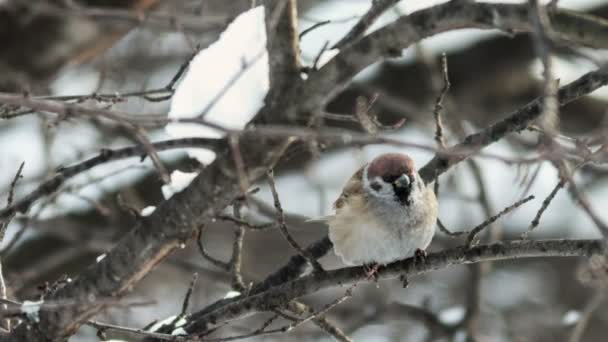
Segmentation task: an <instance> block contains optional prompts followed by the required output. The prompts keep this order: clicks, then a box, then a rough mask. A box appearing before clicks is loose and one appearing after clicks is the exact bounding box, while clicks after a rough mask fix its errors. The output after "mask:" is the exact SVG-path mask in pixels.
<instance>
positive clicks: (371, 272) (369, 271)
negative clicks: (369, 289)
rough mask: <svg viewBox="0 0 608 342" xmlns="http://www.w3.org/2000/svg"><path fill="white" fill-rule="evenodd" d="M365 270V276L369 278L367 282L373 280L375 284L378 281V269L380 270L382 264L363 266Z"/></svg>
mask: <svg viewBox="0 0 608 342" xmlns="http://www.w3.org/2000/svg"><path fill="white" fill-rule="evenodd" d="M363 268H364V269H365V276H366V277H367V280H373V281H375V282H377V281H378V269H379V268H380V264H378V263H371V264H365V265H363Z"/></svg>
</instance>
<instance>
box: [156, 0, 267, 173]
mask: <svg viewBox="0 0 608 342" xmlns="http://www.w3.org/2000/svg"><path fill="white" fill-rule="evenodd" d="M269 83H270V81H269V76H268V52H267V51H266V26H265V22H264V7H263V6H259V7H256V8H253V9H251V10H249V11H247V12H244V13H242V14H241V15H239V16H238V17H237V18H236V19H235V20H234V21H233V22H232V23H231V24H230V25H229V26H228V28H227V29H226V30H225V31H224V32H223V33H222V35H221V36H220V38H219V39H218V41H216V42H215V43H213V44H212V45H210V46H209V47H208V48H207V49H205V50H202V51H200V52H199V53H198V54H197V55H196V56H195V57H194V58H193V59H192V61H191V62H190V66H189V69H188V71H187V72H186V75H185V76H184V78H183V80H182V81H181V82H180V83H179V85H178V86H177V89H176V91H175V94H174V95H173V98H172V101H171V109H170V111H169V118H172V119H180V118H196V117H200V116H201V115H203V117H204V119H205V120H206V121H208V122H212V123H214V124H218V125H221V126H222V127H225V128H229V129H242V128H244V127H245V125H246V124H247V122H248V121H249V120H250V119H251V118H252V117H253V116H254V115H255V114H256V113H257V112H258V110H259V109H260V108H262V106H263V105H264V98H265V96H266V93H267V92H268V89H269ZM166 130H167V132H168V133H169V135H171V136H173V137H175V138H179V137H192V136H197V137H212V138H213V137H221V136H223V133H222V132H221V131H218V130H216V129H213V128H210V127H205V126H202V125H198V124H185V123H171V124H169V125H167V127H166ZM187 152H188V154H189V155H190V156H191V157H193V158H196V159H198V160H199V161H200V162H201V163H203V164H208V163H210V162H211V161H213V159H215V153H214V152H212V151H209V150H204V149H188V150H187Z"/></svg>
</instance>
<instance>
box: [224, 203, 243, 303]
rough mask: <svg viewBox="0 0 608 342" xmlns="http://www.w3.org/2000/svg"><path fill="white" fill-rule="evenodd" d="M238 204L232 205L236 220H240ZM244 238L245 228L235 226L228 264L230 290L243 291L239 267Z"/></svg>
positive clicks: (238, 225)
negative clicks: (230, 276)
mask: <svg viewBox="0 0 608 342" xmlns="http://www.w3.org/2000/svg"><path fill="white" fill-rule="evenodd" d="M240 209H241V207H240V203H235V204H233V211H232V212H233V215H234V217H235V218H236V219H237V220H241V210H240ZM244 238H245V227H244V226H243V225H241V224H237V228H236V230H235V232H234V242H233V243H232V256H231V257H230V261H229V262H228V264H229V265H230V273H231V274H232V288H233V289H234V290H236V291H243V290H245V283H244V282H243V276H242V274H241V265H242V263H243V261H242V256H243V239H244Z"/></svg>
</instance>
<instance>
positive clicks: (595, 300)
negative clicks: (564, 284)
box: [568, 289, 606, 342]
mask: <svg viewBox="0 0 608 342" xmlns="http://www.w3.org/2000/svg"><path fill="white" fill-rule="evenodd" d="M605 298H606V293H605V289H598V290H596V292H595V294H593V296H592V297H591V298H590V299H589V301H588V302H587V304H585V307H584V308H583V312H582V314H581V317H580V318H579V320H578V322H577V324H576V326H575V327H574V330H572V335H570V338H569V339H568V342H579V341H582V338H583V335H584V333H585V328H586V327H587V324H588V323H589V320H590V319H591V316H593V313H594V312H595V310H597V309H598V308H599V307H600V305H601V304H602V302H603V301H604V299H605Z"/></svg>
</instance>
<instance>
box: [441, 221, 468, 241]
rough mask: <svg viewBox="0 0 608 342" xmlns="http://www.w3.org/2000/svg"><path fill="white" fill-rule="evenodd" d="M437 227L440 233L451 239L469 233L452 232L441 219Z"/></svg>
mask: <svg viewBox="0 0 608 342" xmlns="http://www.w3.org/2000/svg"><path fill="white" fill-rule="evenodd" d="M437 227H438V228H439V231H440V232H442V233H444V234H446V235H447V236H450V237H459V236H462V235H465V234H468V233H469V232H468V231H459V232H454V231H451V230H449V229H448V228H447V227H446V226H445V224H443V222H442V221H441V220H440V219H439V218H438V219H437Z"/></svg>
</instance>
